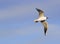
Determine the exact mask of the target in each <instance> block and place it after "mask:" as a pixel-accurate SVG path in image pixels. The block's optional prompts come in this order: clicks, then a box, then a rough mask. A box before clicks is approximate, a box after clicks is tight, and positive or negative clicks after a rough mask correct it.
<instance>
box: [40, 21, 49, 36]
mask: <svg viewBox="0 0 60 44" xmlns="http://www.w3.org/2000/svg"><path fill="white" fill-rule="evenodd" d="M41 23H42V24H43V26H44V34H45V35H46V33H47V29H48V23H47V22H46V21H44V22H41Z"/></svg>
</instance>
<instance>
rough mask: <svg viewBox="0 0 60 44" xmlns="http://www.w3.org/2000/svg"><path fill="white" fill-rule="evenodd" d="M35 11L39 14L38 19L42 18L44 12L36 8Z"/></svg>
mask: <svg viewBox="0 0 60 44" xmlns="http://www.w3.org/2000/svg"><path fill="white" fill-rule="evenodd" d="M36 10H37V11H38V12H39V17H42V16H44V12H43V11H42V10H40V9H38V8H36Z"/></svg>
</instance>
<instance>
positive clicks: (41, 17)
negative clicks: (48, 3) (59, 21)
mask: <svg viewBox="0 0 60 44" xmlns="http://www.w3.org/2000/svg"><path fill="white" fill-rule="evenodd" d="M36 10H37V11H38V13H39V18H38V19H35V20H34V22H36V23H37V22H41V23H42V24H43V26H44V34H45V35H46V33H47V29H48V23H47V22H46V20H47V19H48V17H46V16H44V11H42V10H41V9H38V8H36Z"/></svg>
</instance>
